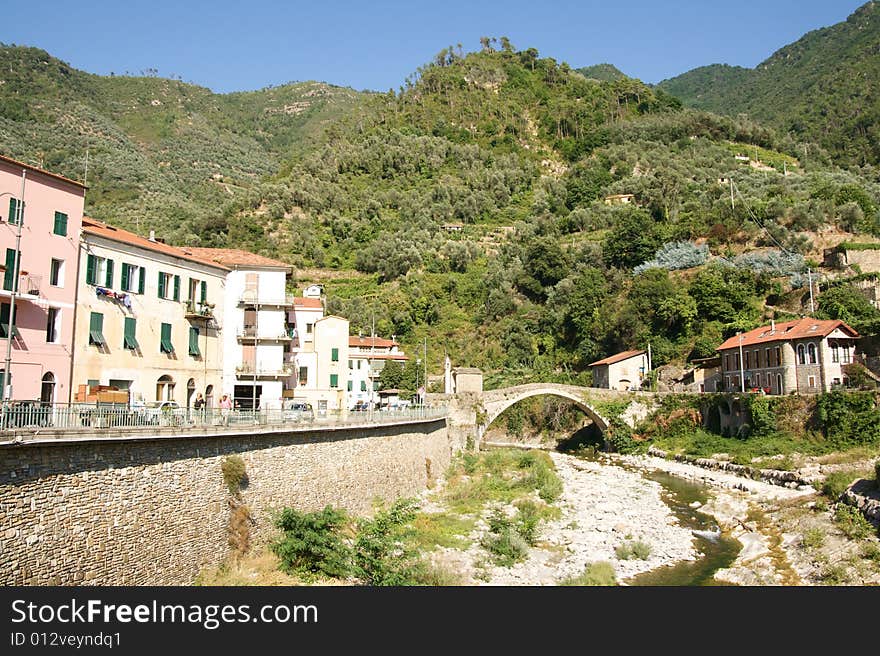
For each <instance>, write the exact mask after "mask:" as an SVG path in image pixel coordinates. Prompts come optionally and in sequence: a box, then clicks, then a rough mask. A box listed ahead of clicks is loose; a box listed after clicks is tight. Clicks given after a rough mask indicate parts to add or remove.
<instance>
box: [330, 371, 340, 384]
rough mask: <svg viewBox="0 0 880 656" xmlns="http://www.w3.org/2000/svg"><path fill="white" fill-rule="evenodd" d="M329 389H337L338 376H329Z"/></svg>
mask: <svg viewBox="0 0 880 656" xmlns="http://www.w3.org/2000/svg"><path fill="white" fill-rule="evenodd" d="M330 387H339V374H330Z"/></svg>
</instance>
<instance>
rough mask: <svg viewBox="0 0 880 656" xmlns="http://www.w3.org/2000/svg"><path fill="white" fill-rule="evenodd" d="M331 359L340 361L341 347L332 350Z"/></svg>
mask: <svg viewBox="0 0 880 656" xmlns="http://www.w3.org/2000/svg"><path fill="white" fill-rule="evenodd" d="M330 360H332V361H333V362H339V349H338V348H335V349H331V350H330Z"/></svg>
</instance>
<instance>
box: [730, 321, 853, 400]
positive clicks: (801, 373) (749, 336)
mask: <svg viewBox="0 0 880 656" xmlns="http://www.w3.org/2000/svg"><path fill="white" fill-rule="evenodd" d="M859 337H860V336H859V334H858V333H857V332H856V331H855V330H854V329H853V328H852V327H850V326H848V325H847V324H846V323H844V322H843V321H838V320H819V319H813V318H811V317H804V318H803V319H798V320H796V321H785V322H780V323H776V322H772V323H771V324H770V325H769V326H761V327H760V328H755V329H754V330H750V331H748V332H746V333H740V334H739V335H734V336H733V337H731V338H730V339H728V340H727V341H725V342H724V343H723V344H721V345H720V346H719V347H718V348H717V349H716V350H717V351H718V353H719V355H720V357H721V377H722V383H721V384H722V390H723V391H727V392H738V391H742V390H746V391H748V390H763V391H764V393H766V394H789V393H792V392H796V393H800V394H818V393H820V392H827V391H829V390H831V389H832V387H835V386H838V385H845V384H846V383H847V374H846V365H848V364H851V363H852V362H853V361H854V359H855V348H856V340H858V339H859Z"/></svg>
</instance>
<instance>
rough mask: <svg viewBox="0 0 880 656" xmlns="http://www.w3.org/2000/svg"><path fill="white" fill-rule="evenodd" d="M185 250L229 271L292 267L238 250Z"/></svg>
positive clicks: (201, 248) (290, 268)
mask: <svg viewBox="0 0 880 656" xmlns="http://www.w3.org/2000/svg"><path fill="white" fill-rule="evenodd" d="M186 250H187V251H189V252H191V253H192V254H193V255H196V256H198V257H203V258H206V259H209V260H214V261H215V262H219V263H220V264H222V265H224V266H227V267H229V268H230V269H246V268H248V267H268V268H273V269H282V268H283V269H288V270H290V271H293V267H292V266H290V265H289V264H287V263H286V262H281V261H279V260H273V259H272V258H270V257H266V256H264V255H257V254H256V253H251V252H249V251H243V250H241V249H239V248H204V247H201V246H187V247H186Z"/></svg>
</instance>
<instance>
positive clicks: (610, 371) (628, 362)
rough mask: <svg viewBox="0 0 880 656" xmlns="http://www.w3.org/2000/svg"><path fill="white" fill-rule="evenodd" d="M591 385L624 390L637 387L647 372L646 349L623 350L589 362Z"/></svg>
mask: <svg viewBox="0 0 880 656" xmlns="http://www.w3.org/2000/svg"><path fill="white" fill-rule="evenodd" d="M590 369H591V370H592V372H593V387H604V388H605V389H615V390H621V391H626V390H630V389H639V388H640V387H641V386H642V380H643V379H644V378H645V375H646V374H647V372H648V352H647V351H623V352H622V353H616V354H615V355H610V356H608V357H607V358H604V359H602V360H597V361H596V362H593V363H591V364H590Z"/></svg>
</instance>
